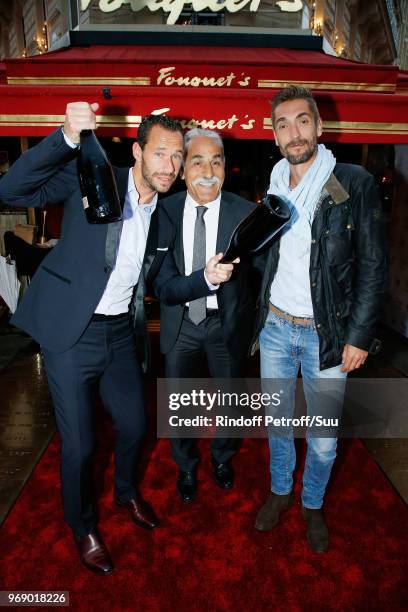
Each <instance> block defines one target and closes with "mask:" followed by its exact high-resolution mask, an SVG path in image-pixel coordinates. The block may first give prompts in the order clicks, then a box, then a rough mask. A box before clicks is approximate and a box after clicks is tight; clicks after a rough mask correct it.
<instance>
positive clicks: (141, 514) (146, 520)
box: [115, 495, 159, 529]
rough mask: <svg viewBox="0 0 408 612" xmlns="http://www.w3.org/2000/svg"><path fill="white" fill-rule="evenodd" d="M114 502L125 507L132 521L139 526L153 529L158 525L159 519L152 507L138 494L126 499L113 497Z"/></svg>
mask: <svg viewBox="0 0 408 612" xmlns="http://www.w3.org/2000/svg"><path fill="white" fill-rule="evenodd" d="M115 503H116V505H118V506H121V507H122V508H127V510H128V511H129V514H130V516H131V518H132V521H133V522H134V523H136V525H139V527H143V529H154V528H155V527H157V526H158V525H159V519H158V518H157V516H156V515H155V513H154V511H153V508H152V507H151V506H149V504H148V503H147V502H146V501H145V500H144V499H143V498H142V497H141V496H140V495H137V496H136V497H134V498H133V499H129V500H128V501H122V500H120V499H115Z"/></svg>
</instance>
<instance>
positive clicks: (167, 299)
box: [153, 191, 262, 357]
mask: <svg viewBox="0 0 408 612" xmlns="http://www.w3.org/2000/svg"><path fill="white" fill-rule="evenodd" d="M185 201H186V192H185V191H183V192H181V193H176V194H175V195H173V196H170V197H168V198H165V199H164V200H162V201H161V203H160V206H161V209H162V210H163V212H166V213H167V215H168V217H169V218H170V219H171V222H172V224H173V226H174V230H175V236H174V245H173V249H170V250H169V252H168V254H167V255H166V258H165V260H164V262H163V264H162V266H161V268H160V271H159V272H158V274H157V276H156V277H155V279H154V281H153V287H154V289H155V291H156V294H157V296H158V297H159V299H160V302H161V304H160V346H161V350H162V352H163V353H168V352H169V351H170V350H171V349H172V348H173V346H174V344H175V342H176V340H177V338H178V335H179V333H180V328H181V323H182V319H183V312H184V303H185V302H187V301H190V300H192V299H195V298H197V297H201V296H202V295H209V294H211V292H210V291H209V290H208V286H207V285H206V283H205V280H204V276H203V272H202V271H201V270H200V271H197V272H193V273H192V274H191V275H190V276H187V277H185V276H184V273H185V270H184V246H183V214H184V205H185ZM254 207H255V204H253V203H252V202H248V200H245V199H243V198H241V197H239V196H237V195H235V194H233V193H228V192H227V191H223V192H222V195H221V203H220V214H219V219H218V233H217V245H216V250H217V253H219V252H224V251H225V249H226V247H227V246H228V242H229V239H230V237H231V234H232V232H233V230H234V229H235V227H236V226H237V225H238V223H239V222H240V221H241V220H242V219H244V218H245V217H246V216H247V215H249V213H250V212H251V211H252V210H253V209H254ZM261 278H262V276H261V274H260V272H259V270H258V268H257V267H256V265H255V260H254V259H250V258H248V259H245V258H241V263H240V264H238V265H237V266H235V268H234V272H233V274H232V277H231V279H230V280H229V281H228V282H227V283H224V284H222V285H220V287H219V289H218V291H217V293H216V295H217V299H218V308H219V313H220V318H221V324H222V333H223V336H224V340H225V343H226V345H227V347H228V349H229V352H230V353H231V355H233V356H237V357H244V356H245V355H246V354H247V353H248V350H249V345H250V342H251V339H252V334H253V328H254V321H255V314H256V306H257V301H258V295H259V287H260V282H261Z"/></svg>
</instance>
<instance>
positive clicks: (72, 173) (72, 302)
mask: <svg viewBox="0 0 408 612" xmlns="http://www.w3.org/2000/svg"><path fill="white" fill-rule="evenodd" d="M76 155H77V151H76V149H72V148H70V147H69V146H68V145H67V144H66V142H65V140H64V136H63V133H62V131H61V129H58V130H56V131H54V132H52V133H51V134H50V135H49V136H47V137H46V138H45V139H44V140H42V141H41V142H40V143H39V144H38V145H37V146H35V147H33V148H31V149H29V150H28V151H27V152H26V153H24V154H23V155H22V156H21V157H20V158H19V159H18V160H17V161H16V162H15V164H13V166H12V167H11V168H10V170H9V171H8V172H7V174H6V175H5V176H4V177H3V178H2V179H1V181H0V199H1V200H3V201H4V202H6V203H7V204H9V205H11V206H22V207H42V206H45V205H46V204H50V203H59V202H62V203H63V204H64V216H63V221H62V230H61V239H60V240H59V242H58V244H57V246H56V247H55V248H54V249H53V250H52V252H51V253H50V254H49V255H48V256H47V257H46V258H45V260H44V262H43V263H42V264H41V265H40V267H39V268H38V270H37V272H36V274H35V275H34V277H33V279H32V282H31V284H30V286H29V287H28V290H27V292H26V295H25V296H24V300H23V302H22V303H21V304H20V305H19V307H18V308H17V311H16V313H15V314H14V316H13V318H12V323H13V324H14V325H17V326H18V327H21V328H22V329H24V330H25V331H26V332H27V333H28V334H30V335H31V336H32V337H33V338H35V339H36V340H37V341H38V342H39V343H40V344H41V345H42V346H44V347H46V348H48V349H49V350H52V351H56V352H63V351H66V350H67V349H69V348H70V347H72V346H73V345H74V344H75V343H76V342H77V341H78V339H79V338H80V336H81V334H82V333H83V331H84V330H85V328H86V327H87V325H88V323H89V321H90V318H91V316H92V315H93V313H94V312H95V309H96V307H97V305H98V303H99V301H100V299H101V297H102V294H103V292H104V290H105V288H106V285H107V282H108V279H109V275H110V273H111V271H112V269H113V267H114V265H115V259H116V252H117V244H118V240H119V237H120V232H121V229H122V222H117V223H109V224H105V225H91V224H89V223H88V222H87V221H86V217H85V213H84V208H83V204H82V197H81V193H80V189H79V181H78V177H77V172H76V159H75V158H76ZM115 175H116V181H117V185H118V190H119V195H120V199H121V202H122V204H123V202H124V199H125V196H126V192H127V184H128V175H129V169H128V168H115ZM163 214H164V217H163V219H162V216H163ZM159 219H160V223H159ZM172 240H173V228H172V225H171V222H170V220H169V219H168V217H167V215H166V214H165V213H161V211H160V207H158V208H157V209H156V211H155V212H154V213H153V215H152V220H151V225H150V230H149V235H148V239H147V245H146V251H145V258H144V262H143V266H142V271H141V277H140V280H139V283H138V286H137V288H136V289H135V291H134V296H133V303H132V312H133V315H134V321H135V326H136V327H135V332H136V335H137V337H138V339H139V344H141V345H142V346H141V347H139V348H142V349H146V348H147V345H146V343H147V342H148V336H147V330H146V321H145V316H144V307H143V296H144V292H145V285H146V281H147V280H148V279H149V278H150V276H151V275H154V274H155V273H156V271H157V270H158V268H159V267H160V265H161V263H162V261H163V259H164V257H165V255H166V252H167V249H168V247H169V245H170V244H171V242H172Z"/></svg>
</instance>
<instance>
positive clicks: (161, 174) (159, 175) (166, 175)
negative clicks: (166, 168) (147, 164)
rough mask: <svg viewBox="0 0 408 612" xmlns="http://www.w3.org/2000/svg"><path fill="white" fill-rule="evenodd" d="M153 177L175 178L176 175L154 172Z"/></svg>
mask: <svg viewBox="0 0 408 612" xmlns="http://www.w3.org/2000/svg"><path fill="white" fill-rule="evenodd" d="M153 176H157V177H158V178H175V177H176V174H175V173H174V172H169V173H167V174H166V173H164V172H155V173H154V175H153Z"/></svg>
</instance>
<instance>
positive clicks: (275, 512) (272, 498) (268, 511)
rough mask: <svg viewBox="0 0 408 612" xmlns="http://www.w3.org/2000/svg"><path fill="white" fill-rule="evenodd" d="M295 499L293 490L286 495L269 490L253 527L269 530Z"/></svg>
mask: <svg viewBox="0 0 408 612" xmlns="http://www.w3.org/2000/svg"><path fill="white" fill-rule="evenodd" d="M294 501H295V496H294V493H293V491H291V492H290V493H287V494H286V495H278V494H277V493H273V491H271V493H270V495H269V497H268V499H267V501H266V502H265V504H264V505H263V506H262V508H261V509H260V510H259V512H258V516H257V517H256V521H255V529H258V530H259V531H269V530H270V529H273V527H275V526H276V525H277V524H278V523H279V518H280V515H281V513H282V512H284V510H288V509H289V508H290V507H291V506H292V505H293V502H294Z"/></svg>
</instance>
